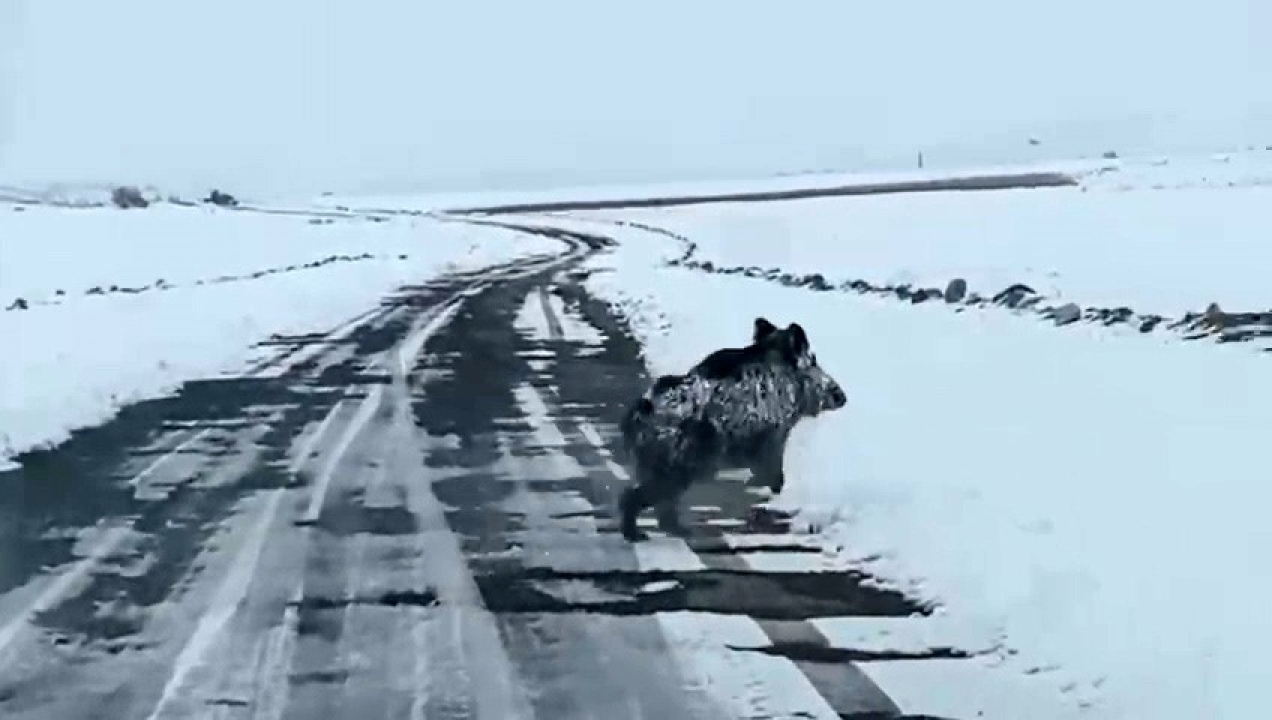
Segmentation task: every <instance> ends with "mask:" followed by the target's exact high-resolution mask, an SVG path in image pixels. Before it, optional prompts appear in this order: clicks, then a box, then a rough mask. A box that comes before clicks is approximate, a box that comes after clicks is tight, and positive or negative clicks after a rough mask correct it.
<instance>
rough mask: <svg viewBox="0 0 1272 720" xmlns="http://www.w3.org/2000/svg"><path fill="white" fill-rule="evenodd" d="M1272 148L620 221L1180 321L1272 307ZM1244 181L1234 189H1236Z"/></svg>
mask: <svg viewBox="0 0 1272 720" xmlns="http://www.w3.org/2000/svg"><path fill="white" fill-rule="evenodd" d="M1270 180H1272V152H1259V153H1249V154H1245V155H1237V156H1217V157H1215V158H1209V157H1207V158H1186V157H1185V158H1178V159H1171V160H1170V161H1169V162H1168V163H1167V164H1164V165H1162V164H1154V163H1153V161H1150V160H1141V161H1136V162H1133V163H1126V164H1122V165H1119V166H1118V169H1116V170H1114V171H1110V172H1105V173H1102V174H1094V175H1088V176H1087V177H1086V178H1085V179H1084V181H1083V184H1082V186H1080V187H1072V188H1050V189H1037V190H1013V191H1001V192H936V193H915V194H896V195H880V196H874V197H849V198H818V199H808V200H792V201H782V202H767V203H762V202H754V203H717V204H710V205H695V206H683V207H672V208H654V209H641V210H609V211H596V212H591V213H586V214H583V215H582V216H584V217H591V218H621V219H624V220H635V221H638V222H643V223H647V224H650V225H654V226H657V227H661V228H665V229H668V230H672V231H674V232H676V233H679V234H682V235H685V236H688V237H689V238H690V239H691V240H693V241H694V242H696V243H698V245H699V250H698V253H697V255H696V256H695V258H696V259H699V260H710V261H712V262H713V263H716V264H718V265H724V266H738V265H741V266H750V265H757V266H760V267H764V268H769V267H775V266H780V267H781V268H782V269H783V270H786V271H790V272H793V273H797V274H809V273H821V274H823V275H824V276H825V277H826V278H827V279H828V280H830V281H831V282H832V283H837V282H843V281H846V280H857V279H860V280H865V281H867V282H870V283H871V284H874V285H881V284H912V285H914V286H915V287H933V288H937V289H944V288H945V286H946V285H947V284H948V283H949V281H950V280H952V279H954V278H963V279H965V280H966V281H967V282H968V284H969V287H970V289H971V290H973V291H977V292H980V293H981V294H982V295H986V296H991V295H993V294H995V293H997V292H999V291H1001V290H1003V289H1004V288H1006V287H1008V286H1010V285H1012V284H1014V283H1025V284H1027V285H1029V286H1030V287H1032V288H1034V289H1035V290H1037V291H1038V292H1041V293H1043V294H1044V295H1047V296H1049V297H1051V298H1054V299H1055V300H1058V301H1060V302H1075V303H1078V304H1079V305H1083V306H1098V307H1105V308H1112V307H1121V306H1129V307H1130V308H1132V309H1133V310H1135V311H1136V312H1138V313H1142V314H1147V313H1152V314H1159V315H1164V316H1167V317H1172V318H1173V317H1179V316H1181V315H1183V314H1184V313H1185V312H1188V311H1200V310H1203V309H1205V308H1206V306H1207V305H1208V304H1209V303H1211V302H1217V303H1219V305H1220V307H1222V308H1223V309H1225V310H1229V311H1235V312H1254V311H1266V310H1268V309H1269V308H1272V292H1269V290H1268V282H1267V270H1266V268H1267V267H1268V266H1269V263H1272V245H1269V243H1268V240H1267V232H1266V228H1267V227H1268V226H1269V225H1272V185H1270V184H1269V181H1270ZM1229 183H1231V184H1232V185H1233V187H1228V185H1229Z"/></svg>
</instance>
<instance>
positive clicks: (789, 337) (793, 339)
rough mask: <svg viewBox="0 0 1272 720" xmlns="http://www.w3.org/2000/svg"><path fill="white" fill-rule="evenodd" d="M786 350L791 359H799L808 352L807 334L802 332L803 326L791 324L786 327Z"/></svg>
mask: <svg viewBox="0 0 1272 720" xmlns="http://www.w3.org/2000/svg"><path fill="white" fill-rule="evenodd" d="M785 340H786V349H787V351H788V352H790V354H791V357H799V356H800V355H803V354H804V353H806V352H808V350H809V347H811V346H810V344H809V342H808V333H806V332H804V328H803V326H801V325H800V324H799V323H791V324H790V325H788V326H787V327H786V338H785Z"/></svg>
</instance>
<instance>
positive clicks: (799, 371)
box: [620, 318, 847, 541]
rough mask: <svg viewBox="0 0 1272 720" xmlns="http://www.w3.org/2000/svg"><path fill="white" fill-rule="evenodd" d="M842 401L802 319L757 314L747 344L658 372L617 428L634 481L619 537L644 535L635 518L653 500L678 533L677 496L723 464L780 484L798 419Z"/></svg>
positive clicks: (662, 520)
mask: <svg viewBox="0 0 1272 720" xmlns="http://www.w3.org/2000/svg"><path fill="white" fill-rule="evenodd" d="M846 402H847V399H846V397H845V396H844V392H843V390H842V389H841V388H840V387H839V384H838V383H837V382H835V380H834V379H833V378H832V377H830V375H828V374H826V372H825V371H824V370H822V369H821V368H820V367H819V366H818V365H817V358H816V357H815V356H814V355H813V353H812V349H811V346H810V345H809V341H808V335H807V334H806V333H805V331H804V328H803V327H801V326H800V325H799V324H798V323H792V324H790V325H789V326H787V327H786V328H784V329H779V328H778V327H777V326H775V325H773V323H771V322H769V321H768V320H767V319H765V318H756V320H755V327H754V332H753V335H752V342H751V344H750V345H747V346H746V347H742V348H724V349H721V350H717V351H715V352H713V353H711V354H710V355H708V356H707V357H706V358H704V359H703V360H702V361H701V362H699V363H698V364H697V365H695V366H694V367H693V368H691V369H690V370H689V372H688V373H685V374H684V375H664V376H662V377H660V378H658V379H657V380H656V381H655V382H654V383H653V384H652V386H651V387H650V389H649V390H648V391H647V392H646V393H645V395H644V396H643V397H641V398H640V399H638V400H637V401H636V402H634V403H633V404H632V405H631V406H630V407H629V408H628V411H627V413H626V414H625V415H624V417H623V419H622V422H621V423H620V429H621V431H622V435H623V441H624V445H625V446H626V450H627V457H628V459H629V463H630V465H631V466H632V470H633V479H634V484H633V486H632V487H629V488H628V489H627V490H626V491H625V492H624V493H623V496H622V499H621V503H620V504H621V508H620V511H621V515H622V530H623V534H624V536H626V537H627V538H628V539H629V540H633V541H635V540H639V539H642V538H644V537H645V535H644V533H642V532H640V531H639V530H637V528H636V518H637V517H638V516H639V515H640V513H641V512H642V511H643V510H644V509H645V508H648V507H656V508H657V509H658V520H659V525H660V526H661V527H662V528H663V529H664V530H667V531H668V532H674V533H683V532H685V530H684V528H683V527H682V526H681V524H680V519H679V511H678V506H679V501H680V497H681V496H682V495H683V494H684V492H685V490H686V489H688V487H689V486H690V485H691V484H693V483H694V482H698V481H700V480H705V479H710V478H713V477H714V476H715V474H716V472H717V471H718V470H721V469H729V468H749V469H750V470H751V473H752V475H754V476H755V477H756V478H757V479H758V480H760V481H761V482H763V483H765V484H766V485H768V486H769V488H770V489H771V490H772V491H773V492H775V493H777V492H781V490H782V487H783V485H784V483H785V477H784V473H783V469H782V457H783V454H784V452H785V449H786V440H787V438H788V437H789V436H790V432H791V430H792V429H793V428H794V427H795V425H796V424H797V423H798V422H799V421H800V420H801V419H802V418H805V417H811V416H815V415H817V414H818V413H821V412H824V411H827V410H836V409H839V408H841V407H843V406H844V404H845V403H846Z"/></svg>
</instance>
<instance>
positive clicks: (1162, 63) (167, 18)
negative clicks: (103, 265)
mask: <svg viewBox="0 0 1272 720" xmlns="http://www.w3.org/2000/svg"><path fill="white" fill-rule="evenodd" d="M0 4H2V5H4V6H5V7H4V8H3V9H0V182H2V181H5V180H10V181H24V182H25V181H50V180H65V181H71V182H83V181H94V182H95V181H125V180H127V181H132V182H143V183H144V182H153V183H156V184H159V185H161V186H180V187H187V186H196V187H198V186H205V185H210V184H218V185H225V186H227V187H231V188H234V187H239V188H247V189H249V190H251V191H258V192H273V191H311V190H316V189H324V188H332V189H358V188H365V189H376V190H387V189H396V188H402V189H410V188H412V187H425V186H433V187H436V186H439V185H446V184H457V185H463V186H465V187H472V186H474V185H478V184H482V183H486V184H494V185H508V184H513V183H529V182H549V183H554V184H557V183H576V182H586V181H604V180H611V179H621V178H626V177H672V178H674V177H676V176H689V175H694V176H704V175H706V176H713V175H714V176H728V175H730V174H737V173H751V172H768V171H781V170H801V169H814V168H826V167H853V166H861V165H865V164H870V163H873V164H879V163H886V162H893V161H902V162H904V161H906V159H908V158H910V157H912V156H913V154H914V152H915V151H917V150H918V149H920V148H926V149H927V152H928V154H929V157H931V158H932V159H933V160H932V161H933V162H939V161H941V160H949V161H954V160H960V161H961V160H976V159H980V158H984V159H987V160H994V159H1000V158H1004V157H1014V156H1018V155H1026V156H1027V154H1028V153H1030V152H1033V153H1038V152H1043V151H1049V152H1053V153H1058V152H1069V151H1072V152H1094V151H1098V150H1099V149H1102V148H1104V146H1105V145H1108V146H1110V147H1113V146H1115V145H1118V144H1123V145H1126V146H1128V147H1130V146H1146V147H1159V148H1161V149H1163V150H1168V149H1171V148H1172V147H1182V146H1185V145H1190V144H1194V145H1199V146H1213V145H1223V144H1225V143H1245V142H1258V143H1260V144H1272V7H1269V6H1270V5H1272V3H1269V2H1267V0H1211V1H1210V2H1206V3H1203V2H1198V1H1197V0H1189V1H1187V2H1185V1H1183V0H1117V1H1112V0H1067V2H1050V3H1034V2H1022V1H1021V0H960V1H959V2H950V1H949V0H909V1H905V0H890V1H888V2H872V3H862V2H849V1H848V0H792V1H791V2H772V1H768V2H758V1H754V0H692V1H690V0H674V1H673V0H641V2H634V3H628V2H621V1H619V0H535V1H533V2H531V1H529V0H501V1H499V2H494V1H492V0H456V1H454V2H447V3H442V2H436V1H426V0H217V1H216V2H204V3H191V2H174V1H173V0H110V1H108V2H107V1H98V0H2V2H0ZM1031 134H1034V135H1038V136H1039V137H1041V138H1042V139H1043V140H1044V145H1043V147H1042V148H1041V149H1030V148H1029V147H1028V146H1027V144H1026V143H1025V140H1026V138H1027V137H1028V136H1029V135H1031Z"/></svg>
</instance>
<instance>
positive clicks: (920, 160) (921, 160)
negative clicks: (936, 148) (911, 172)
mask: <svg viewBox="0 0 1272 720" xmlns="http://www.w3.org/2000/svg"><path fill="white" fill-rule="evenodd" d="M919 169H920V170H922V169H923V151H922V150H920V151H919Z"/></svg>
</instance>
